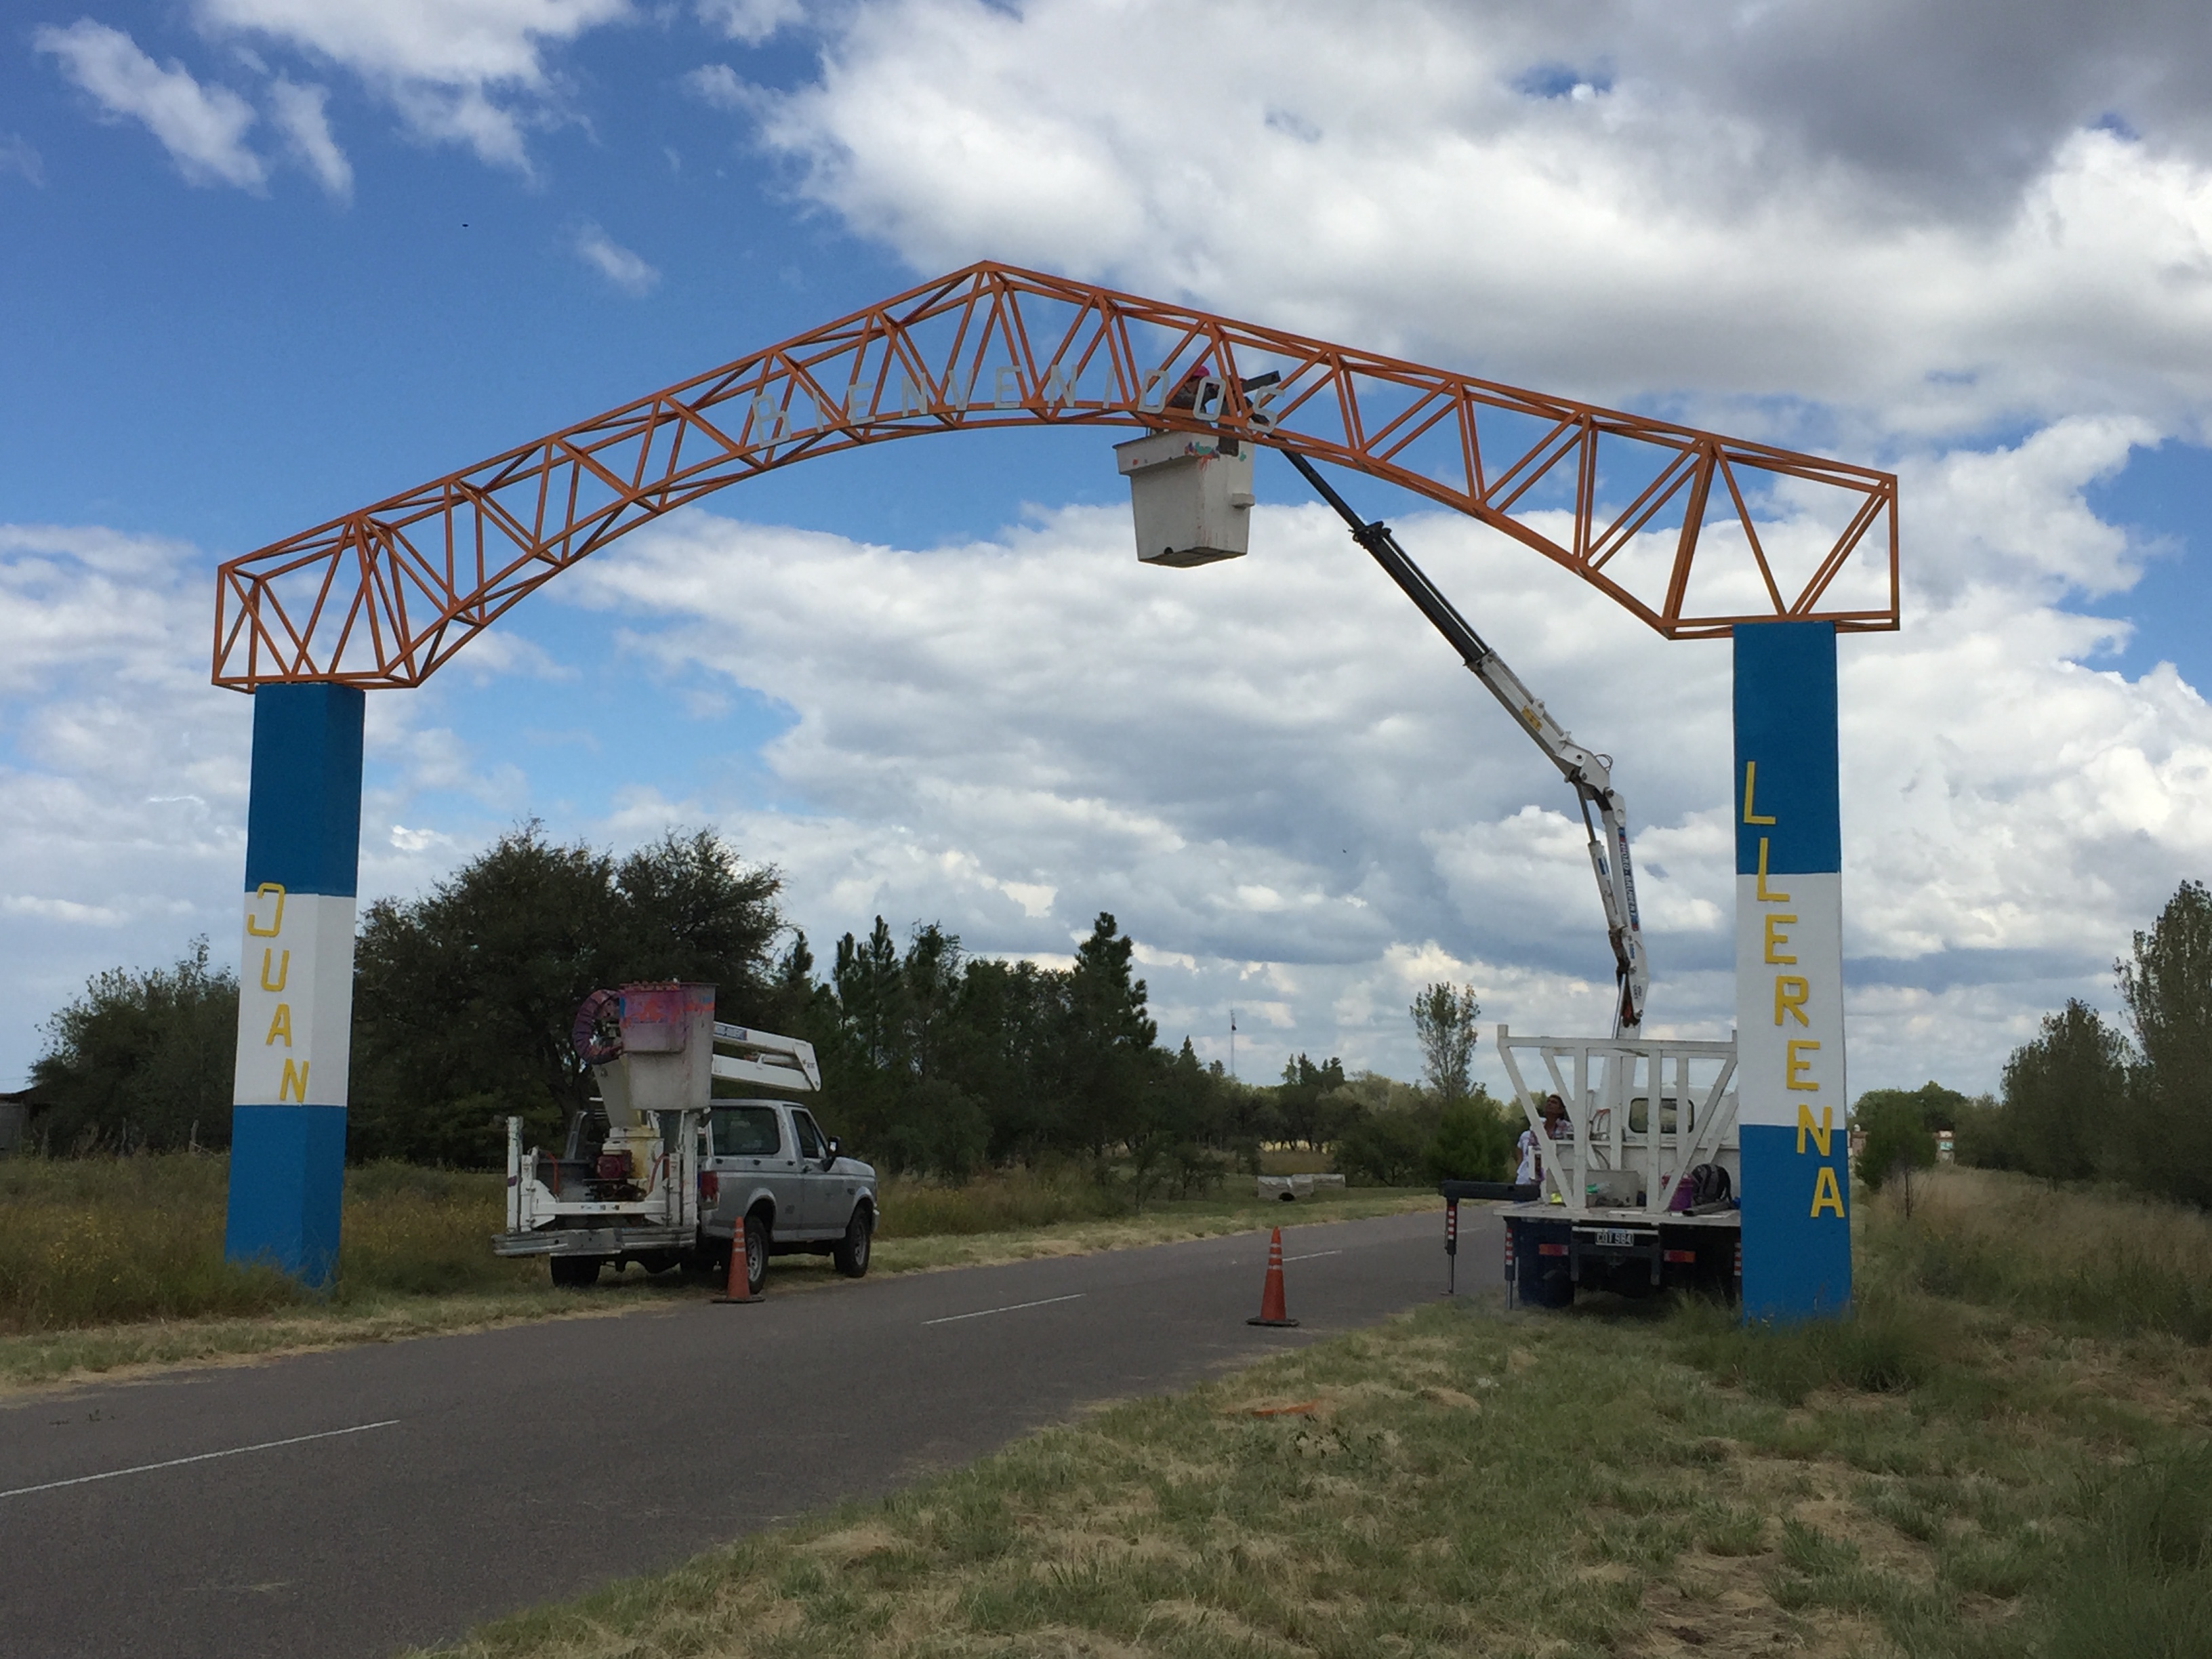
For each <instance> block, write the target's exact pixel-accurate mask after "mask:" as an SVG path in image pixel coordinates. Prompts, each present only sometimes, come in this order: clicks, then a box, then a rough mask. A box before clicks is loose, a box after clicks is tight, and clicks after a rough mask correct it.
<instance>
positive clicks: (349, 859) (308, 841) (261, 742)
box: [223, 683, 367, 1285]
mask: <svg viewBox="0 0 2212 1659" xmlns="http://www.w3.org/2000/svg"><path fill="white" fill-rule="evenodd" d="M366 702H367V699H366V696H365V695H364V694H363V693H362V691H361V690H360V689H359V688H357V687H354V686H346V685H332V684H325V683H304V684H278V685H264V686H261V687H260V688H258V690H255V692H254V694H253V774H252V795H251V797H250V799H249V802H248V805H247V808H246V894H245V911H246V915H245V921H244V928H245V932H244V933H243V934H242V935H241V940H240V952H239V973H238V993H239V994H238V1066H237V1072H236V1074H235V1079H234V1086H233V1091H232V1094H231V1100H232V1107H231V1118H230V1202H229V1212H228V1218H227V1219H226V1222H225V1225H224V1229H223V1256H224V1259H225V1260H227V1261H235V1262H240V1263H246V1262H257V1261H258V1262H263V1263H265V1264H267V1265H269V1266H271V1267H277V1268H279V1269H281V1270H282V1271H283V1272H285V1273H290V1274H292V1275H293V1276H295V1278H298V1279H304V1280H305V1281H307V1283H308V1284H310V1285H326V1284H328V1283H329V1282H330V1279H331V1274H332V1273H333V1272H334V1271H335V1269H336V1267H337V1254H338V1201H339V1196H340V1192H341V1189H342V1188H343V1182H344V1176H345V1107H346V1074H347V1069H348V1061H349V1059H350V1056H351V1048H352V1037H353V924H354V898H355V887H356V876H357V872H358V870H359V866H360V853H361V754H362V713H363V709H364V708H365V706H366Z"/></svg>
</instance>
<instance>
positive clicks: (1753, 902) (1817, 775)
mask: <svg viewBox="0 0 2212 1659" xmlns="http://www.w3.org/2000/svg"><path fill="white" fill-rule="evenodd" d="M1734 817H1735V836H1736V861H1735V869H1736V878H1735V977H1736V1121H1737V1125H1738V1131H1739V1133H1740V1134H1741V1143H1742V1150H1743V1165H1742V1168H1743V1199H1742V1202H1743V1307H1744V1312H1745V1315H1746V1316H1747V1317H1748V1318H1753V1319H1797V1318H1805V1317H1808V1316H1816V1315H1822V1314H1827V1315H1833V1314H1838V1313H1841V1312H1843V1311H1844V1310H1845V1309H1846V1308H1848V1307H1849V1306H1850V1297H1851V1233H1850V1174H1849V1170H1848V1165H1847V1163H1846V1157H1847V1149H1848V1145H1849V1136H1848V1134H1847V1133H1846V1131H1845V1123H1844V1118H1845V1102H1846V1100H1847V1098H1848V1097H1847V1096H1846V1095H1845V1093H1844V951H1843V916H1844V907H1843V874H1842V866H1843V836H1842V823H1841V799H1840V792H1839V787H1838V769H1837V744H1836V631H1835V627H1834V625H1833V624H1832V623H1757V624H1745V625H1739V626H1738V627H1737V628H1736V629H1735V814H1734Z"/></svg>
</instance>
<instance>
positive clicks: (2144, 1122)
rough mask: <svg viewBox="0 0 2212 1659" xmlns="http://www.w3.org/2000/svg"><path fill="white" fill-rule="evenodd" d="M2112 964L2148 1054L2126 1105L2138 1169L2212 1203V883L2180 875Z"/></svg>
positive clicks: (2189, 1197)
mask: <svg viewBox="0 0 2212 1659" xmlns="http://www.w3.org/2000/svg"><path fill="white" fill-rule="evenodd" d="M2114 969H2115V970H2116V972H2117V975H2118V980H2119V990H2120V1000H2121V1001H2122V1002H2123V1003H2124V1004H2125V1005H2126V1007H2127V1012H2128V1021H2129V1024H2130V1025H2131V1026H2133V1027H2134V1030H2135V1036H2136V1047H2137V1048H2138V1050H2139V1051H2140V1052H2141V1054H2142V1066H2140V1068H2139V1069H2138V1070H2137V1072H2136V1075H2135V1077H2134V1079H2133V1080H2132V1082H2133V1086H2132V1088H2131V1089H2130V1110H2129V1113H2128V1117H2129V1121H2130V1130H2131V1136H2130V1138H2131V1139H2132V1140H2133V1142H2134V1145H2135V1149H2136V1159H2137V1166H2136V1170H2135V1173H2136V1176H2137V1178H2138V1179H2139V1180H2141V1182H2142V1183H2143V1185H2145V1186H2146V1187H2148V1188H2150V1189H2151V1190H2152V1191H2154V1192H2159V1193H2163V1194H2166V1196H2168V1197H2170V1198H2178V1199H2181V1200H2185V1201H2186V1202H2189V1203H2191V1204H2195V1205H2197V1206H2203V1207H2212V893H2208V892H2207V891H2206V890H2205V889H2204V886H2203V884H2202V883H2201V882H2194V881H2186V882H2184V883H2182V884H2181V886H2180V889H2179V890H2178V891H2177V892H2175V894H2174V896H2172V898H2171V899H2169V900H2167V901H2166V908H2165V909H2164V910H2162V911H2160V913H2159V918H2158V921H2156V922H2155V923H2154V924H2153V926H2152V927H2151V930H2150V932H2149V933H2137V934H2136V936H2135V941H2134V948H2133V950H2132V951H2131V952H2130V956H2129V958H2128V959H2127V960H2125V961H2123V962H2119V963H2115V964H2114Z"/></svg>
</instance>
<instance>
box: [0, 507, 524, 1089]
mask: <svg viewBox="0 0 2212 1659" xmlns="http://www.w3.org/2000/svg"><path fill="white" fill-rule="evenodd" d="M211 576H212V563H211V562H210V561H209V560H207V559H206V558H205V557H204V556H203V555H201V554H200V553H199V552H198V551H197V550H196V549H194V548H192V547H191V546H190V545H189V544H185V543H181V542H177V541H173V540H168V539H165V538H155V537H143V536H131V535H127V534H124V533H122V532H117V531H112V530H107V529H103V528H100V527H98V526H52V525H7V524H0V637H5V638H6V639H7V641H9V649H8V650H7V651H6V652H5V653H0V872H4V873H3V874H0V918H4V920H5V926H4V927H0V934H4V937H5V939H6V941H7V949H6V950H5V951H0V1009H4V1010H6V1011H7V1013H6V1015H5V1017H4V1018H0V1087H14V1086H16V1085H15V1084H14V1083H13V1082H11V1081H9V1079H10V1078H11V1077H13V1076H17V1075H20V1073H21V1071H22V1069H23V1068H24V1067H25V1066H27V1065H28V1063H29V1061H30V1060H31V1059H32V1058H33V1054H35V1052H36V1049H37V1046H38V1039H37V1034H36V1029H35V1028H36V1025H37V1023H38V1022H39V1021H40V1019H42V1018H45V1017H46V1014H47V1013H48V1012H51V1011H52V1010H53V1009H56V1008H58V1007H59V1006H61V1005H62V1004H63V1003H64V1001H65V1000H67V999H68V998H69V997H70V996H71V995H73V994H76V991H77V990H78V989H80V988H81V987H82V985H83V984H84V981H86V980H87V979H88V977H89V976H90V975H93V974H94V973H97V972H99V971H100V970H101V969H106V968H111V967H114V966H117V965H118V964H127V965H133V966H138V967H148V966H153V965H157V964H160V963H167V962H172V961H174V960H175V959H176V957H177V955H178V954H179V952H180V951H182V950H183V949H184V948H185V944H186V942H187V941H188V940H189V939H191V936H192V935H193V934H195V933H206V934H207V935H208V936H209V939H210V944H211V945H212V946H213V950H214V954H215V957H216V960H217V961H226V960H230V959H233V955H234V951H235V948H236V939H237V931H236V930H237V927H238V909H237V903H238V899H237V895H238V884H239V879H240V874H241V873H242V872H243V870H244V867H245V866H244V860H245V856H246V782H247V775H248V762H249V752H250V744H251V737H252V701H251V700H250V699H248V698H246V697H242V696H238V695H237V694H236V693H235V692H230V691H222V690H216V688H215V687H213V686H211V685H210V684H208V671H207V664H208V627H209V601H210V597H211V580H210V578H211ZM537 660H538V658H537V657H536V656H535V655H534V654H533V653H532V652H531V651H529V650H528V649H524V650H521V651H519V652H509V653H504V655H503V656H502V657H500V658H495V659H487V663H488V664H489V663H491V662H494V661H503V662H505V663H507V664H508V665H512V666H513V667H514V668H516V669H517V670H519V671H523V672H531V671H532V669H533V665H534V664H535V663H536V662H537ZM541 683H542V682H541ZM454 684H455V686H456V689H460V688H462V687H465V686H467V685H468V684H470V682H469V681H468V680H467V679H466V678H463V679H459V680H456V681H455V683H454ZM445 695H446V694H445V693H444V692H443V690H441V687H440V686H438V685H433V686H432V687H431V688H429V689H428V690H426V691H418V692H415V693H412V694H410V695H409V696H404V697H393V696H379V697H372V698H371V699H369V714H368V751H369V755H370V757H371V761H372V768H371V778H370V788H369V790H368V795H367V797H366V799H365V801H364V806H363V824H364V828H363V832H362V884H363V890H364V891H365V892H369V893H377V892H403V893H411V892H418V891H420V890H422V888H423V887H424V886H425V885H426V884H428V882H429V881H431V880H433V879H435V878H436V877H438V876H440V875H442V874H443V873H445V872H447V870H449V869H451V868H452V867H453V865H454V864H455V863H456V862H457V861H458V860H459V857H460V856H462V855H463V854H464V852H465V850H466V849H465V846H464V843H463V841H462V839H461V838H458V837H456V836H453V835H451V834H450V833H448V832H447V831H446V830H444V829H437V828H430V829H401V828H400V827H399V826H400V825H401V824H402V823H420V818H419V817H418V815H417V814H416V811H415V810H414V808H415V805H416V796H418V795H421V794H424V793H430V794H433V795H434V798H436V799H441V803H450V802H451V801H452V800H453V799H459V800H461V801H464V802H469V803H472V804H474V805H477V806H479V807H481V808H482V809H483V812H484V813H485V814H486V815H487V816H489V817H491V818H492V819H493V820H494V821H495V822H497V821H499V820H506V821H510V822H511V821H512V820H513V817H516V816H517V815H518V814H519V811H520V805H521V804H522V802H523V799H524V795H525V791H526V787H527V786H526V780H525V779H524V778H523V775H522V773H521V770H520V768H519V767H517V766H515V765H514V764H513V763H511V762H505V761H502V760H501V759H500V758H499V757H489V759H487V758H486V757H482V756H479V755H478V754H477V753H476V752H475V751H474V750H472V749H471V746H470V745H469V744H467V743H466V742H465V741H464V740H463V739H461V738H459V737H457V736H456V735H455V734H454V733H453V732H452V731H451V730H450V729H448V728H447V727H446V726H442V725H441V724H440V723H439V721H440V718H441V714H443V713H444V708H443V699H444V696H445ZM448 810H451V809H450V806H448ZM470 828H471V830H472V831H474V830H476V829H477V826H476V825H474V824H471V826H470Z"/></svg>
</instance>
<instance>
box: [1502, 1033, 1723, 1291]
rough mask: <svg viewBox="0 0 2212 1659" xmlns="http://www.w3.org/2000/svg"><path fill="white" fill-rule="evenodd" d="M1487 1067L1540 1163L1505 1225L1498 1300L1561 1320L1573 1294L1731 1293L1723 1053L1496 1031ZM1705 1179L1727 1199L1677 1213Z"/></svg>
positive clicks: (1698, 1045) (1710, 1045) (1712, 1048)
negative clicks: (1501, 1077)
mask: <svg viewBox="0 0 2212 1659" xmlns="http://www.w3.org/2000/svg"><path fill="white" fill-rule="evenodd" d="M1498 1058H1499V1059H1500V1060H1502V1061H1504V1066H1505V1072H1506V1075H1507V1076H1508V1077H1509V1078H1510V1079H1512V1083H1513V1096H1514V1099H1515V1101H1516V1103H1517V1104H1518V1105H1519V1106H1520V1108H1521V1115H1522V1118H1523V1119H1524V1120H1526V1121H1527V1123H1528V1127H1529V1129H1530V1130H1531V1131H1532V1132H1533V1133H1534V1134H1535V1136H1536V1137H1537V1139H1538V1142H1539V1143H1540V1147H1541V1154H1542V1160H1543V1173H1542V1178H1541V1181H1540V1182H1539V1183H1538V1186H1537V1188H1536V1192H1535V1194H1534V1201H1531V1202H1523V1203H1516V1204H1513V1205H1510V1206H1508V1207H1507V1208H1506V1210H1505V1211H1504V1219H1505V1276H1506V1282H1507V1286H1508V1294H1509V1297H1510V1296H1514V1295H1516V1294H1517V1296H1518V1298H1519V1299H1520V1300H1522V1301H1523V1302H1526V1303H1528V1304H1532V1305H1534V1306H1540V1307H1563V1306H1565V1304H1568V1303H1570V1302H1571V1301H1572V1300H1573V1299H1574V1295H1575V1292H1576V1291H1577V1290H1578V1289H1603V1290H1611V1291H1619V1292H1620V1293H1622V1294H1625V1295H1629V1296H1638V1295H1648V1294H1650V1292H1651V1291H1655V1290H1659V1289H1662V1288H1665V1287H1674V1288H1680V1289H1691V1290H1698V1291H1705V1292H1707V1293H1714V1294H1719V1295H1723V1296H1729V1297H1733V1296H1735V1294H1737V1293H1738V1291H1739V1287H1740V1283H1741V1278H1742V1273H1743V1256H1742V1250H1741V1236H1742V1229H1741V1213H1740V1212H1739V1211H1738V1209H1737V1208H1736V1206H1735V1198H1734V1195H1735V1193H1736V1192H1737V1191H1738V1190H1739V1186H1740V1182H1741V1178H1742V1170H1743V1163H1742V1158H1741V1152H1740V1151H1739V1143H1738V1137H1737V1133H1736V1121H1735V1109H1736V1097H1735V1094H1734V1092H1732V1091H1731V1089H1730V1085H1732V1084H1733V1083H1734V1082H1735V1043H1734V1042H1692V1041H1686V1040H1684V1041H1667V1040H1644V1039H1637V1040H1630V1039H1626V1038H1621V1037H1612V1038H1605V1037H1551V1036H1518V1037H1516V1036H1514V1035H1513V1034H1512V1032H1511V1030H1510V1029H1508V1028H1507V1027H1506V1026H1504V1025H1500V1026H1499V1027H1498ZM1531 1077H1534V1079H1536V1081H1535V1083H1534V1085H1532V1084H1531V1082H1530V1080H1529V1079H1530V1078H1531ZM1553 1096H1556V1097H1558V1098H1559V1103H1560V1104H1561V1105H1562V1106H1564V1107H1565V1117H1564V1119H1563V1120H1562V1121H1564V1122H1565V1124H1566V1126H1567V1128H1568V1133H1566V1134H1565V1135H1563V1136H1560V1137H1559V1138H1558V1139H1553V1136H1552V1134H1551V1133H1550V1132H1549V1130H1548V1128H1547V1123H1546V1120H1545V1116H1544V1106H1545V1103H1546V1102H1547V1098H1548V1097H1553ZM1655 1102H1656V1109H1654V1103H1655ZM1705 1165H1712V1166H1714V1167H1716V1168H1717V1169H1719V1170H1723V1171H1725V1172H1726V1175H1727V1177H1728V1193H1729V1196H1728V1197H1727V1198H1724V1199H1716V1200H1708V1201H1707V1202H1705V1203H1701V1204H1697V1205H1694V1206H1692V1205H1689V1204H1688V1203H1687V1194H1686V1191H1685V1190H1684V1188H1683V1183H1684V1182H1686V1181H1687V1180H1688V1179H1689V1177H1690V1176H1691V1175H1692V1172H1693V1171H1695V1170H1699V1168H1700V1167H1702V1166H1705ZM1708 1180H1709V1182H1710V1180H1711V1178H1710V1177H1708ZM1712 1184H1715V1185H1717V1183H1712ZM1678 1194H1680V1197H1679V1198H1678Z"/></svg>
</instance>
